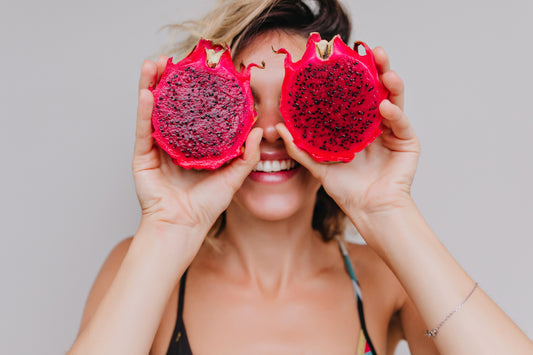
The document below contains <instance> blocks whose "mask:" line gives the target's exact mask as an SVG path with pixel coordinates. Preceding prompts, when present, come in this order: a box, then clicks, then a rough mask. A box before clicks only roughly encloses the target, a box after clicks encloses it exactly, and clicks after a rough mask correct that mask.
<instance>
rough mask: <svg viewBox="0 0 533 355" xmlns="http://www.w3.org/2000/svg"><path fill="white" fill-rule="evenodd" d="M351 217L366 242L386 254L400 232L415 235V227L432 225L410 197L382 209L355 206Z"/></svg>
mask: <svg viewBox="0 0 533 355" xmlns="http://www.w3.org/2000/svg"><path fill="white" fill-rule="evenodd" d="M348 217H349V219H350V220H351V222H352V223H353V224H354V226H355V227H356V228H357V230H358V231H359V233H360V234H361V236H362V237H363V239H364V240H365V241H366V243H367V244H368V245H369V246H370V247H372V248H373V249H374V250H375V251H376V252H378V254H380V256H382V257H384V256H385V254H387V248H389V247H391V246H393V245H394V244H395V243H396V242H397V239H398V235H399V234H402V233H404V234H410V235H412V233H413V232H414V231H415V230H418V229H426V228H429V227H428V226H427V224H426V222H425V220H424V218H423V217H422V215H421V214H420V212H419V210H418V208H417V207H416V204H415V202H414V201H413V199H412V198H411V197H410V196H408V197H406V198H404V199H397V200H395V202H394V203H389V204H387V205H383V206H382V207H380V208H372V209H353V210H351V211H350V212H349V213H348Z"/></svg>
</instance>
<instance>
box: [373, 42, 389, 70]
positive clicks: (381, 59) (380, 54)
mask: <svg viewBox="0 0 533 355" xmlns="http://www.w3.org/2000/svg"><path fill="white" fill-rule="evenodd" d="M372 53H373V54H374V60H375V61H376V67H377V68H378V73H380V74H383V73H386V72H388V71H389V70H390V62H389V56H388V55H387V52H385V50H384V49H383V48H382V47H376V48H374V49H373V50H372Z"/></svg>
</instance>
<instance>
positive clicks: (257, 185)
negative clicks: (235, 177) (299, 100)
mask: <svg viewBox="0 0 533 355" xmlns="http://www.w3.org/2000/svg"><path fill="white" fill-rule="evenodd" d="M306 42H307V40H306V38H303V37H301V36H299V35H290V34H287V33H285V32H282V31H271V32H267V33H264V34H262V35H260V36H259V37H257V38H256V39H255V40H254V41H253V42H252V43H251V44H250V45H249V46H247V47H246V48H244V49H243V50H242V51H241V52H240V53H239V55H238V56H237V57H236V58H234V63H235V64H236V65H237V66H238V65H239V64H240V63H241V62H242V63H243V64H244V65H248V64H250V63H256V64H261V62H264V63H265V68H264V69H259V68H253V69H252V71H251V80H250V83H251V88H252V93H253V96H254V103H255V108H256V111H257V121H256V123H255V126H256V127H261V128H262V129H263V139H262V141H261V146H260V148H261V162H260V163H259V164H258V166H256V171H254V172H252V173H251V174H250V175H249V176H248V178H247V179H246V180H245V182H244V184H243V185H242V187H241V188H240V190H239V191H238V192H237V193H236V194H235V197H234V200H233V203H236V204H238V205H239V206H240V207H242V208H244V209H246V210H248V211H249V212H251V213H252V214H253V215H255V216H256V217H259V218H261V219H265V220H280V219H284V218H287V217H289V216H291V215H293V214H295V213H296V212H298V211H300V210H302V208H306V207H307V208H312V206H313V205H314V201H315V196H316V191H317V190H318V188H319V187H320V183H319V182H318V181H317V180H316V179H314V178H313V177H312V175H311V174H310V173H309V172H308V171H307V170H306V169H305V168H304V167H302V166H299V165H298V164H297V163H296V162H295V161H294V160H292V159H291V158H290V156H289V155H288V154H287V151H286V150H285V146H284V144H283V140H282V139H281V137H280V136H279V134H278V132H277V131H276V128H275V125H276V124H277V123H280V122H283V119H282V117H281V114H280V111H279V102H280V95H281V84H282V82H283V77H284V75H285V68H284V60H285V55H283V54H276V53H274V51H273V49H279V48H285V49H286V50H287V51H288V52H289V53H290V54H291V57H292V60H294V61H296V60H299V59H300V58H301V56H302V55H303V53H304V51H305V46H306ZM291 167H294V168H291ZM280 169H281V170H280Z"/></svg>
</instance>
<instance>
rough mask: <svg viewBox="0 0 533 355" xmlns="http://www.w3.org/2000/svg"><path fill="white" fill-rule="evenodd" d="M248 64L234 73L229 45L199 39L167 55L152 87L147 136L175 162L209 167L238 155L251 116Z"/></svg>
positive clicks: (252, 115)
mask: <svg viewBox="0 0 533 355" xmlns="http://www.w3.org/2000/svg"><path fill="white" fill-rule="evenodd" d="M252 65H255V64H252ZM249 68H250V66H248V68H242V70H241V72H240V73H239V72H237V71H236V70H235V67H234V66H233V62H232V60H231V56H230V51H229V48H228V47H227V46H226V47H223V46H220V45H214V44H213V43H211V41H208V40H204V39H201V40H200V41H199V42H198V44H197V45H196V47H195V49H194V50H193V51H192V52H191V53H190V54H189V55H188V56H187V57H186V58H184V59H183V60H181V61H180V62H178V63H176V64H174V63H172V58H170V59H169V60H168V62H167V66H166V68H165V71H164V72H163V74H162V76H161V79H160V81H159V83H158V85H157V86H156V87H155V88H154V89H153V90H152V93H153V95H154V108H153V111H152V125H153V126H154V132H153V134H152V136H153V137H154V139H155V141H156V142H157V144H158V145H159V146H160V147H161V148H162V149H163V150H164V151H165V152H167V153H168V154H169V156H170V157H171V158H172V161H173V162H174V163H175V164H177V165H180V166H181V167H183V168H186V169H191V168H194V169H208V170H212V169H217V168H218V167H220V166H222V165H223V164H224V163H225V162H227V161H229V160H231V159H233V158H235V157H237V156H239V155H240V154H242V146H243V144H244V142H245V140H246V137H247V136H248V133H249V132H250V130H251V128H252V126H253V124H254V121H255V110H254V106H253V99H252V92H251V89H250V72H249Z"/></svg>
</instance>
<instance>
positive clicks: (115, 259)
mask: <svg viewBox="0 0 533 355" xmlns="http://www.w3.org/2000/svg"><path fill="white" fill-rule="evenodd" d="M132 240H133V237H129V238H126V239H123V240H122V241H120V242H119V243H118V244H116V245H115V246H114V247H113V249H112V250H111V252H110V253H109V255H108V256H107V258H106V260H105V262H104V264H103V265H102V267H101V268H100V271H99V273H98V276H96V279H95V281H94V283H93V286H92V288H91V291H90V292H89V296H88V297H87V302H86V303H85V309H84V310H83V316H82V319H81V324H80V329H79V332H81V331H82V330H83V328H85V326H86V325H87V323H88V322H89V320H90V319H91V317H92V316H93V314H94V312H95V311H96V309H97V308H98V305H99V304H100V301H102V298H103V297H104V295H105V294H106V292H107V290H108V289H109V286H110V285H111V283H112V282H113V279H114V278H115V276H116V274H117V272H118V269H119V268H120V265H121V264H122V261H123V260H124V257H125V256H126V253H127V252H128V249H129V247H130V244H131V241H132Z"/></svg>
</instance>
